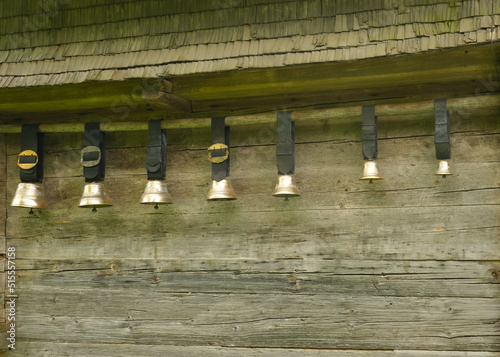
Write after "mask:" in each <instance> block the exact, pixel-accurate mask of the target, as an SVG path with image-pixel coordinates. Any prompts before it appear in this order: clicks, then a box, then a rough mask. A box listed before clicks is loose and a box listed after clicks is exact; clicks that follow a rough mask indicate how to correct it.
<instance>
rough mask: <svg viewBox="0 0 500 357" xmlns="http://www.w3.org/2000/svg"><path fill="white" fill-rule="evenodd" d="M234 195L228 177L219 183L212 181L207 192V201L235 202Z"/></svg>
mask: <svg viewBox="0 0 500 357" xmlns="http://www.w3.org/2000/svg"><path fill="white" fill-rule="evenodd" d="M235 199H236V194H235V193H234V190H233V185H231V181H230V180H229V178H228V177H226V178H225V179H223V180H221V181H215V180H212V186H211V187H210V190H209V191H208V195H207V200H209V201H212V200H213V201H217V200H221V201H225V200H235Z"/></svg>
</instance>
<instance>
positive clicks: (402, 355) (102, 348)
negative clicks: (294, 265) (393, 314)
mask: <svg viewBox="0 0 500 357" xmlns="http://www.w3.org/2000/svg"><path fill="white" fill-rule="evenodd" d="M68 351H78V353H79V356H80V357H115V356H116V357H136V356H140V355H143V354H145V353H147V354H148V355H150V356H177V357H192V356H206V357H227V356H231V357H233V356H236V357H255V356H269V357H298V356H300V357H359V356H362V357H497V356H498V353H497V352H464V351H417V350H414V351H404V350H398V351H391V350H382V351H369V350H335V349H302V348H301V349H282V348H235V347H229V346H227V347H220V346H165V345H164V346H156V345H137V344H126V343H118V344H114V343H111V344H92V343H85V344H83V343H49V342H41V341H21V343H20V344H19V345H18V346H17V347H16V352H17V353H19V354H25V355H33V354H34V353H37V354H38V356H40V357H60V356H61V357H62V356H67V353H68Z"/></svg>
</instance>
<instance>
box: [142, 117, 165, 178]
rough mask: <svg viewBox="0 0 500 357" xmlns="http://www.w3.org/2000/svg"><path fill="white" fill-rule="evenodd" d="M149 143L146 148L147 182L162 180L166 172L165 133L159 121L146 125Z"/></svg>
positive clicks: (152, 121)
mask: <svg viewBox="0 0 500 357" xmlns="http://www.w3.org/2000/svg"><path fill="white" fill-rule="evenodd" d="M148 129H149V142H148V146H147V148H146V170H147V172H148V180H164V179H165V175H166V170H167V131H166V130H165V129H162V128H161V120H150V121H149V123H148Z"/></svg>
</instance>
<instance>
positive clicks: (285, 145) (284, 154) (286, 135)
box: [276, 112, 295, 175]
mask: <svg viewBox="0 0 500 357" xmlns="http://www.w3.org/2000/svg"><path fill="white" fill-rule="evenodd" d="M277 134H278V141H277V142H276V161H277V164H278V174H280V175H291V174H293V172H294V171H295V123H294V122H293V121H292V113H291V112H278V118H277Z"/></svg>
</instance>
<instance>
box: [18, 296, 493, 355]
mask: <svg viewBox="0 0 500 357" xmlns="http://www.w3.org/2000/svg"><path fill="white" fill-rule="evenodd" d="M41 297H42V298H41ZM499 304H500V301H499V300H498V299H469V298H464V299H456V298H446V299H441V298H398V297H366V298H363V297H351V296H342V297H339V298H337V299H332V298H331V297H329V296H321V295H311V296H304V295H283V294H277V295H265V296H260V295H258V294H257V295H255V294H248V295H247V294H227V295H219V294H201V295H199V294H172V295H170V294H169V293H168V292H164V291H161V290H157V289H156V288H152V289H151V290H145V291H144V292H143V294H141V295H139V296H137V295H133V296H132V295H131V296H128V295H127V294H125V293H124V292H123V291H121V290H107V289H100V290H99V291H93V292H89V293H83V294H75V293H73V292H66V293H63V292H58V293H57V294H56V293H52V294H50V293H48V294H47V295H45V296H41V295H40V292H38V291H37V292H35V291H33V292H25V293H24V294H23V299H22V300H21V299H20V300H19V309H20V310H21V309H22V311H23V316H20V317H19V318H20V320H23V321H24V324H23V325H21V326H20V327H19V336H20V337H19V338H20V339H22V338H23V336H26V337H27V336H30V337H29V339H30V340H39V341H59V342H60V341H64V342H89V343H116V342H124V343H130V342H132V341H134V342H135V343H141V344H165V342H166V341H168V342H166V344H178V345H193V337H194V336H196V344H197V345H202V344H203V345H205V344H213V345H224V346H233V347H294V348H309V347H314V348H341V349H351V348H358V349H384V348H385V349H417V348H421V346H422V345H423V343H425V345H426V346H431V348H434V349H437V350H457V349H458V350H463V351H475V350H478V349H481V350H483V351H498V348H499V344H500V341H499V337H498V326H497V321H498V320H499V319H500V312H499V311H500V310H499V309H498V306H499ZM82 329H85V330H86V331H87V333H86V334H84V335H82V333H81V331H82ZM304 331H306V333H304ZM290 336H293V338H290ZM26 337H25V338H26ZM160 341H161V342H160Z"/></svg>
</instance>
